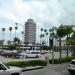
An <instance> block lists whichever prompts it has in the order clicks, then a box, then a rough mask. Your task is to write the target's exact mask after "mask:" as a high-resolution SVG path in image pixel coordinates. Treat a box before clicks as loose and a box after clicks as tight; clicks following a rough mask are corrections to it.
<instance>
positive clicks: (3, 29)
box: [2, 28, 5, 48]
mask: <svg viewBox="0 0 75 75" xmlns="http://www.w3.org/2000/svg"><path fill="white" fill-rule="evenodd" d="M2 31H3V39H2V40H3V44H4V32H5V28H2ZM3 44H2V48H3Z"/></svg>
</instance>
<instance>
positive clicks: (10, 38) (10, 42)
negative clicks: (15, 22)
mask: <svg viewBox="0 0 75 75" xmlns="http://www.w3.org/2000/svg"><path fill="white" fill-rule="evenodd" d="M10 43H11V31H10Z"/></svg>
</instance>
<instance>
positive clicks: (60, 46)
mask: <svg viewBox="0 0 75 75" xmlns="http://www.w3.org/2000/svg"><path fill="white" fill-rule="evenodd" d="M59 51H60V59H61V38H59Z"/></svg>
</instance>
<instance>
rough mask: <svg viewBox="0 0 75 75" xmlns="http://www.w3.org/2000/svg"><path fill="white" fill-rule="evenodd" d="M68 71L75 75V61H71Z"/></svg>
mask: <svg viewBox="0 0 75 75" xmlns="http://www.w3.org/2000/svg"><path fill="white" fill-rule="evenodd" d="M68 71H69V72H70V73H75V60H71V62H70V64H69V65H68Z"/></svg>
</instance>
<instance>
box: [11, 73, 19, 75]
mask: <svg viewBox="0 0 75 75" xmlns="http://www.w3.org/2000/svg"><path fill="white" fill-rule="evenodd" d="M11 75H19V73H13V74H11Z"/></svg>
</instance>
